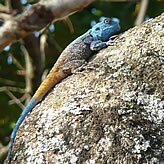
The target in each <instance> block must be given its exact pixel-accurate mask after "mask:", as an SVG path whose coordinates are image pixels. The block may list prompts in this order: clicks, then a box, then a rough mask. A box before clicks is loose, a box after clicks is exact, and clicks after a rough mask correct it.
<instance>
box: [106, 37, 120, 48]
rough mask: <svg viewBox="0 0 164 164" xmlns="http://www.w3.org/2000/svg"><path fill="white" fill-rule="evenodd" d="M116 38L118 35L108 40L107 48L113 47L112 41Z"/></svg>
mask: <svg viewBox="0 0 164 164" xmlns="http://www.w3.org/2000/svg"><path fill="white" fill-rule="evenodd" d="M117 38H118V35H113V36H111V37H110V38H109V40H108V41H107V42H106V45H107V46H113V45H114V40H115V39H117Z"/></svg>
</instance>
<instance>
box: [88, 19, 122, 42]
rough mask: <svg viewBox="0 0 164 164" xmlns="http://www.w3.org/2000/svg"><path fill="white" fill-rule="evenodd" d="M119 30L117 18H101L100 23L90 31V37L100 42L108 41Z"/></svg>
mask: <svg viewBox="0 0 164 164" xmlns="http://www.w3.org/2000/svg"><path fill="white" fill-rule="evenodd" d="M119 30H120V25H119V20H118V19H117V18H106V17H103V19H102V21H101V22H99V23H97V24H95V25H94V26H93V27H92V28H91V31H90V35H91V36H92V37H93V38H95V39H99V40H101V41H108V40H109V38H110V37H111V36H112V35H114V34H115V33H116V32H118V31H119Z"/></svg>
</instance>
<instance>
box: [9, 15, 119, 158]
mask: <svg viewBox="0 0 164 164" xmlns="http://www.w3.org/2000/svg"><path fill="white" fill-rule="evenodd" d="M119 30H120V25H119V20H118V19H117V18H112V19H110V18H105V17H103V20H102V21H101V22H99V23H97V24H95V25H94V26H93V27H92V28H91V29H90V30H88V31H87V32H86V33H84V34H83V35H81V36H80V37H78V38H77V39H75V40H74V41H73V42H72V43H70V44H69V45H68V46H67V47H66V48H65V50H64V51H63V52H62V53H61V55H60V57H59V58H58V60H57V62H56V63H55V65H54V66H53V68H52V69H51V71H50V73H49V74H48V76H47V78H46V79H45V80H44V81H43V82H42V83H41V85H40V87H39V88H38V90H37V91H36V93H35V94H34V96H33V97H32V98H31V100H30V102H29V103H28V104H27V106H26V108H25V109H24V110H23V112H22V114H21V116H20V117H19V119H18V121H17V122H16V125H15V128H14V130H13V132H12V134H11V140H10V144H9V153H8V159H10V158H11V152H12V147H13V144H14V140H15V137H16V133H17V131H18V129H19V127H20V125H21V123H22V122H23V120H24V119H25V117H26V116H27V114H28V113H29V112H30V111H31V110H32V109H33V108H34V107H35V105H36V104H37V103H38V102H39V101H41V100H42V98H43V97H44V96H45V94H46V93H47V92H49V91H50V89H52V88H53V87H54V86H55V85H56V84H57V83H59V82H60V81H61V80H63V79H64V78H66V77H67V76H69V75H70V74H71V73H72V71H73V70H76V69H77V68H79V67H80V66H82V65H83V64H84V63H86V61H87V60H88V59H89V58H90V57H91V56H92V55H93V54H94V52H95V51H98V50H100V49H102V48H105V47H107V45H108V41H109V40H110V37H112V36H113V35H114V34H115V33H116V32H118V31H119Z"/></svg>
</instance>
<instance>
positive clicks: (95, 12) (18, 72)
mask: <svg viewBox="0 0 164 164" xmlns="http://www.w3.org/2000/svg"><path fill="white" fill-rule="evenodd" d="M8 2H9V1H8V0H0V4H3V5H6V4H8ZM15 2H18V0H16V1H15ZM35 2H36V1H35V0H28V1H27V0H20V4H21V6H22V9H23V8H26V7H30V5H32V4H33V3H35ZM141 2H142V1H135V0H129V1H127V0H99V1H95V2H94V3H92V4H91V5H90V6H88V7H87V8H85V9H84V10H82V11H80V12H78V13H75V14H74V15H72V16H70V17H69V19H67V20H63V21H58V22H55V23H51V24H49V25H48V26H47V27H45V28H44V29H43V30H41V31H39V32H35V33H33V35H31V36H30V37H31V38H27V39H24V40H23V41H22V40H20V41H18V42H15V43H14V44H12V45H11V46H7V47H5V49H4V50H3V52H1V54H0V154H1V149H2V148H3V147H5V146H6V145H7V144H8V142H9V139H10V134H11V131H12V129H13V127H14V125H15V122H16V120H17V119H18V117H19V115H20V113H21V111H22V110H23V108H24V106H25V104H26V103H27V101H29V99H30V96H31V95H32V94H33V93H34V92H35V90H36V88H37V87H38V85H39V84H40V82H41V79H44V78H45V76H46V74H47V73H48V71H49V70H50V69H51V68H52V67H53V64H54V63H55V61H56V59H57V58H58V56H59V55H60V53H61V52H62V50H63V49H64V48H65V47H66V46H67V45H68V44H69V43H70V42H71V41H72V40H74V39H75V38H76V37H77V36H79V35H81V34H82V33H84V32H85V31H86V30H88V29H89V28H90V26H91V24H93V23H94V22H95V21H98V20H99V18H100V17H101V16H107V17H117V18H119V19H120V24H121V32H123V31H125V30H127V29H129V28H131V27H133V26H135V25H136V19H137V17H138V15H139V12H140V8H141V4H142V3H141ZM163 6H164V0H148V6H147V7H146V9H145V10H146V13H145V14H144V20H147V19H149V18H154V17H156V16H158V15H160V14H161V13H162V12H163V9H164V7H163ZM19 11H21V9H19ZM0 23H1V22H0ZM0 25H2V23H1V24H0ZM31 40H32V41H31ZM33 42H34V43H33ZM34 45H35V46H34ZM37 48H40V49H39V50H37ZM35 53H38V55H35ZM35 64H36V65H37V67H39V68H35ZM33 67H34V68H33ZM30 68H33V69H32V70H30ZM27 69H28V70H29V71H27ZM36 69H37V70H36ZM30 71H33V72H34V75H33V76H30V75H31V74H30ZM0 163H1V156H0Z"/></svg>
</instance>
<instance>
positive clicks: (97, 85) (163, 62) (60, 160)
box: [11, 14, 164, 164]
mask: <svg viewBox="0 0 164 164" xmlns="http://www.w3.org/2000/svg"><path fill="white" fill-rule="evenodd" d="M163 22H164V14H162V15H160V16H159V17H157V18H155V19H151V20H148V21H146V22H145V23H143V24H142V25H140V26H136V27H134V28H132V29H129V30H128V31H126V32H125V33H123V34H121V35H120V36H119V37H118V38H117V39H116V40H115V42H114V45H113V46H109V47H108V48H106V49H103V50H101V51H100V52H99V53H97V54H96V55H95V56H94V57H93V58H92V59H91V60H90V62H89V63H88V64H87V65H86V66H84V70H83V71H82V72H79V73H76V74H73V75H71V76H69V77H68V78H66V79H64V80H63V81H62V82H61V83H59V84H57V85H56V86H55V87H54V89H53V90H52V91H51V92H50V93H49V94H48V95H47V96H46V98H45V99H44V100H43V101H42V102H40V103H39V104H38V105H37V106H36V107H35V108H34V109H33V111H32V112H31V114H30V115H28V117H27V118H26V119H25V121H24V122H23V124H22V126H21V127H20V129H19V131H18V133H17V137H16V140H15V144H14V147H13V158H12V162H11V163H43V164H44V163H53V164H54V163H55V164H56V163H57V164H67V163H72V164H74V163H78V164H82V163H87V164H94V163H95V164H99V163H100V164H105V163H108V164H110V163H111V164H129V163H150V164H151V163H152V164H153V163H162V162H164V150H163V149H164V138H163V136H164V124H163V123H164V45H163V43H164V28H163V26H164V24H163Z"/></svg>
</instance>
